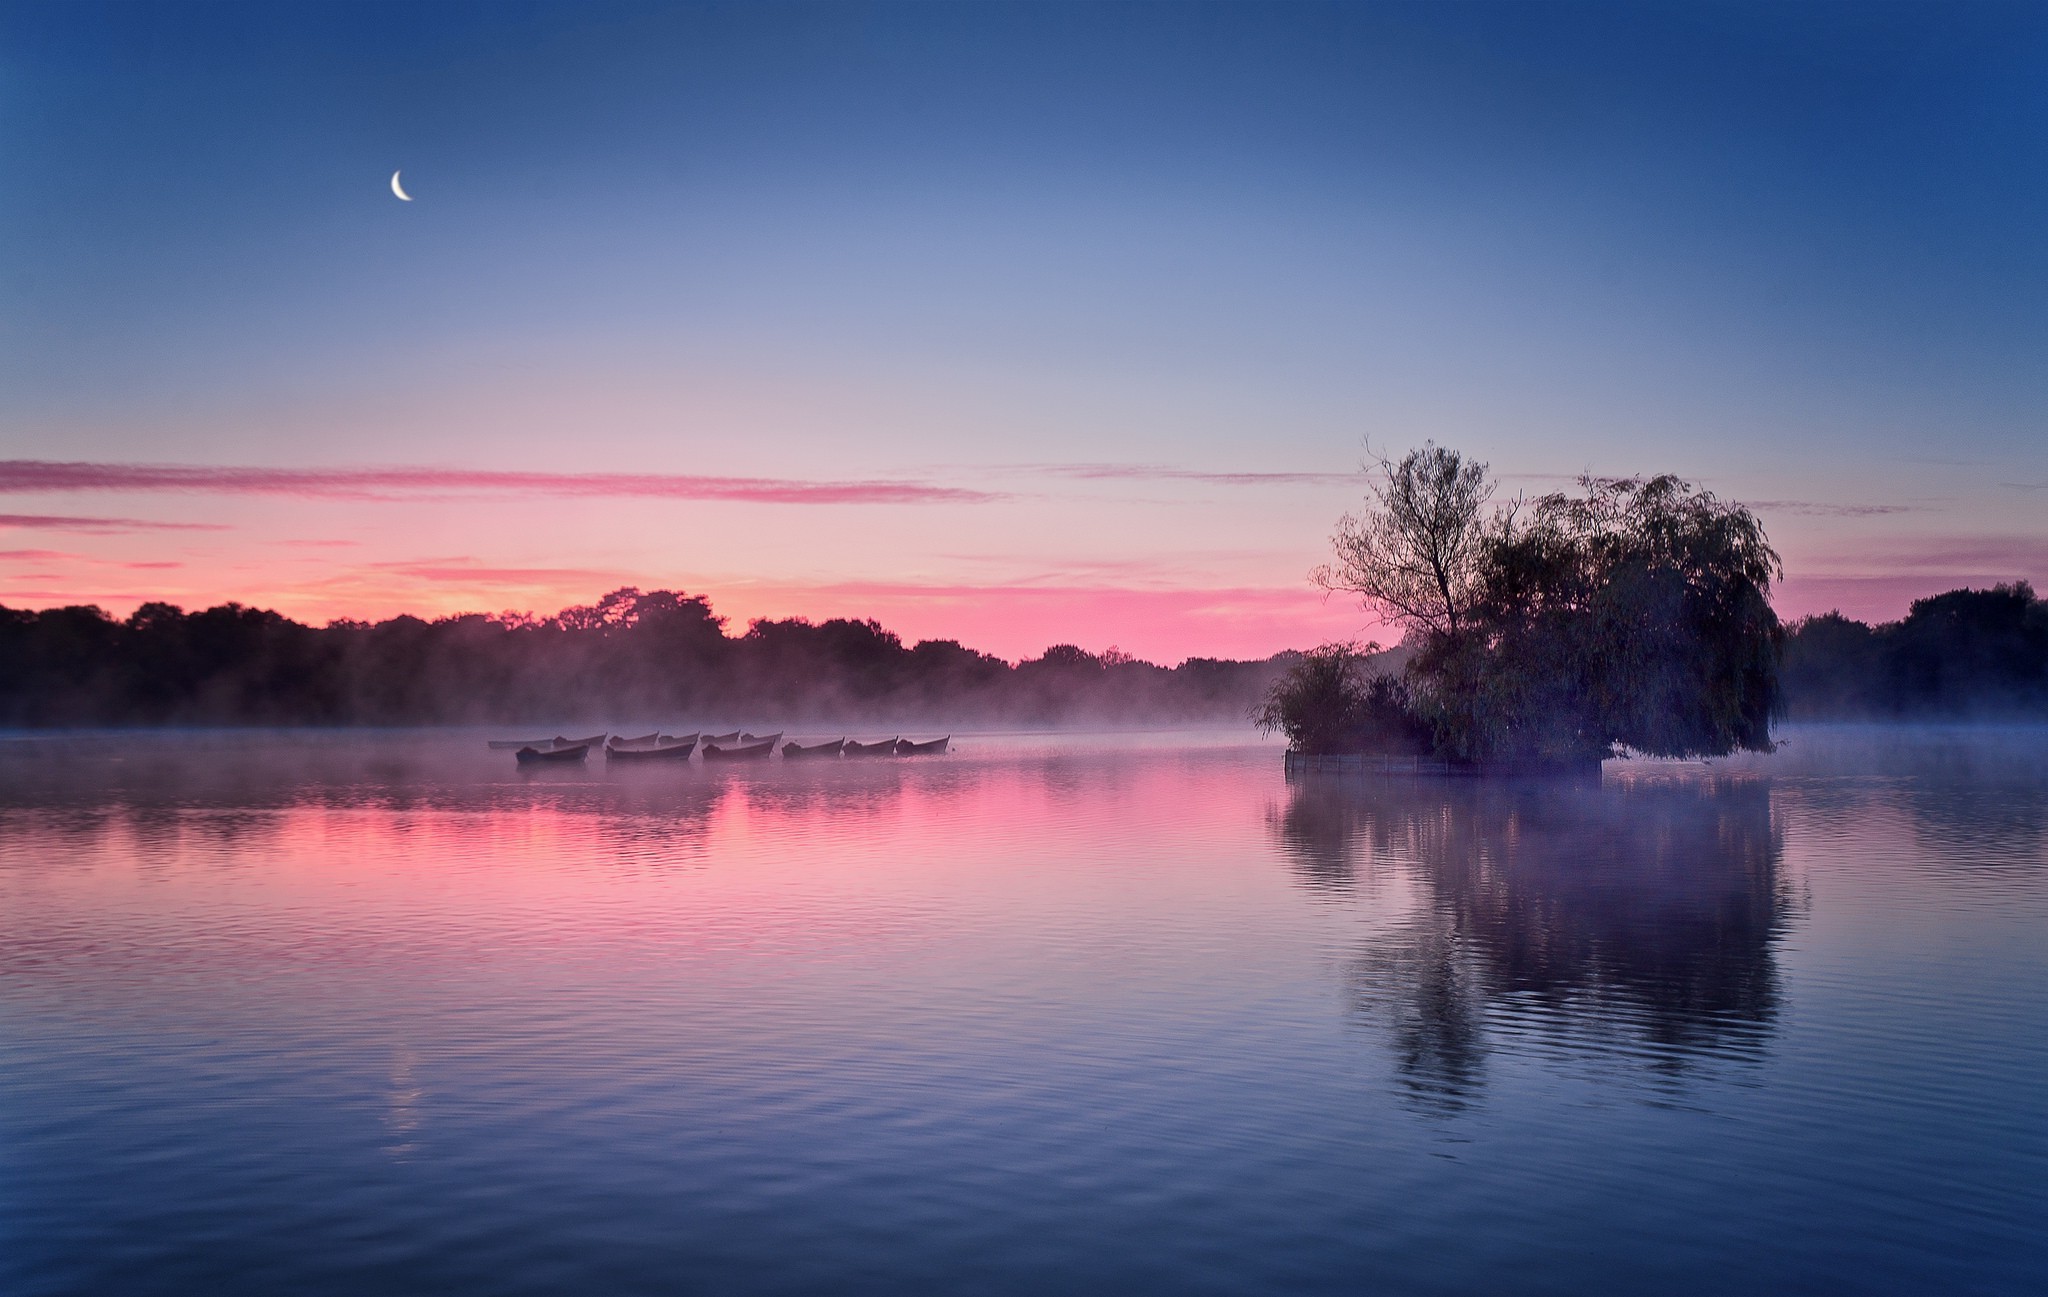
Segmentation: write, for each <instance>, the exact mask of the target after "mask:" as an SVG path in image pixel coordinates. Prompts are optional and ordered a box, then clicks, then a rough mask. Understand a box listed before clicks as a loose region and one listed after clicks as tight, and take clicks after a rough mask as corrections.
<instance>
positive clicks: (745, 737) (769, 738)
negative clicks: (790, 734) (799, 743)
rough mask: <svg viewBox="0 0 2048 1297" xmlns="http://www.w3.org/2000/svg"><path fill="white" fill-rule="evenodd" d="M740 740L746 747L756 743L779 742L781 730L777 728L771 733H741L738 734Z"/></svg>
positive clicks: (780, 740)
mask: <svg viewBox="0 0 2048 1297" xmlns="http://www.w3.org/2000/svg"><path fill="white" fill-rule="evenodd" d="M740 742H741V743H744V744H746V745H747V746H748V747H752V746H753V745H754V744H756V743H780V742H782V731H781V730H777V731H775V732H774V733H773V734H742V735H740Z"/></svg>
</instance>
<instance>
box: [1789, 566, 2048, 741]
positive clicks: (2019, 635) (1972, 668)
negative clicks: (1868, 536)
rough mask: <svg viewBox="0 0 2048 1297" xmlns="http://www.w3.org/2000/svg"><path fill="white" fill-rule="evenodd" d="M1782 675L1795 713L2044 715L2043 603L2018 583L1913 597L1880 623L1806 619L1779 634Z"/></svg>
mask: <svg viewBox="0 0 2048 1297" xmlns="http://www.w3.org/2000/svg"><path fill="white" fill-rule="evenodd" d="M1785 680H1786V698H1787V703H1788V708H1789V710H1790V712H1791V714H1792V715H1793V716H1795V717H1800V718H1813V719H1822V718H1849V717H1922V716H1958V715H1961V716H1976V717H1983V718H1997V719H2010V718H2014V717H2038V716H2041V715H2043V714H2048V601H2044V600H2042V599H2041V598H2040V597H2039V596H2037V595H2036V594H2035V593H2034V588H2033V586H2031V585H2029V584H2028V583H2026V582H2025V581H2016V582H2013V583H2011V584H2008V585H1998V586H1993V587H1992V588H1991V589H1989V590H1950V591H1948V592H1947V593H1945V594H1938V595H1932V596H1929V597H1928V598H1925V599H1916V600H1914V601H1913V605H1912V608H1911V610H1910V611H1909V612H1908V613H1907V614H1906V616H1905V617H1904V618H1903V619H1901V620H1899V621H1895V622H1888V623H1885V624H1883V625H1878V626H1870V625H1867V624H1865V623H1863V622H1860V621H1855V620H1853V619H1851V618H1848V617H1844V616H1843V615H1842V614H1841V613H1839V612H1830V613H1822V614H1821V615H1819V616H1817V617H1807V618H1804V619H1802V620H1801V621H1798V622H1796V623H1794V624H1793V626H1792V627H1791V630H1790V632H1789V633H1788V635H1787V636H1786V645H1785Z"/></svg>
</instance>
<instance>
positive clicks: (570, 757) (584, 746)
mask: <svg viewBox="0 0 2048 1297" xmlns="http://www.w3.org/2000/svg"><path fill="white" fill-rule="evenodd" d="M512 755H513V756H514V757H515V758H517V759H518V761H519V764H520V765H522V766H525V765H532V764H533V763H535V762H538V761H581V760H583V759H584V758H585V757H587V756H589V755H590V745H589V744H588V743H571V744H568V745H567V746H563V745H560V744H553V745H550V746H548V747H545V748H537V747H533V748H521V749H519V751H517V752H515V753H513V754H512Z"/></svg>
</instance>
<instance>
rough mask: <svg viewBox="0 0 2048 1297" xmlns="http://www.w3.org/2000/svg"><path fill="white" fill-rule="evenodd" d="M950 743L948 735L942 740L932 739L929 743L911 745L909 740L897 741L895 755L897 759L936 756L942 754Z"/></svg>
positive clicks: (951, 738)
mask: <svg viewBox="0 0 2048 1297" xmlns="http://www.w3.org/2000/svg"><path fill="white" fill-rule="evenodd" d="M952 741H953V736H952V735H950V734H948V735H947V736H946V737H945V738H942V739H933V740H931V741H930V742H929V743H912V742H911V741H910V740H909V739H897V740H896V755H897V756H899V757H928V756H937V755H938V754H939V753H941V752H944V751H945V750H946V745H947V744H948V743H951V742H952Z"/></svg>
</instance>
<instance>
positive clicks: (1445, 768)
mask: <svg viewBox="0 0 2048 1297" xmlns="http://www.w3.org/2000/svg"><path fill="white" fill-rule="evenodd" d="M1287 773H1288V774H1289V775H1380V776H1407V777H1419V778H1429V777H1438V778H1441V777H1445V776H1449V777H1451V778H1469V777H1472V776H1476V775H1489V776H1503V775H1512V776H1519V775H1537V776H1544V777H1550V778H1555V777H1558V776H1565V777H1574V778H1585V777H1588V776H1590V777H1592V778H1596V779H1597V778H1599V776H1600V763H1599V762H1598V761H1590V760H1589V761H1572V762H1542V763H1534V762H1505V761H1500V762H1496V761H1442V760H1438V759H1435V758H1432V757H1390V756H1379V755H1375V754H1373V753H1368V752H1332V753H1327V754H1320V755H1319V754H1316V753H1311V752H1296V751H1294V750H1293V749H1291V748H1290V749H1289V750H1288V752H1287Z"/></svg>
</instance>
